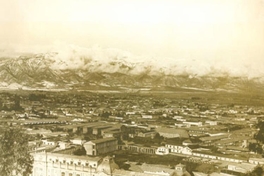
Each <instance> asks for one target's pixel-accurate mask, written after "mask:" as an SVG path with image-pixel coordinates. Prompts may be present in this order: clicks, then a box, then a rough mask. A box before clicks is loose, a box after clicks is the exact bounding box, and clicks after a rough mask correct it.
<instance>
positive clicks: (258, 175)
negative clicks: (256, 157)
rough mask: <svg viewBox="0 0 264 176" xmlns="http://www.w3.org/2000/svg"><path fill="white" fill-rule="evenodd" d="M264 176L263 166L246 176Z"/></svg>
mask: <svg viewBox="0 0 264 176" xmlns="http://www.w3.org/2000/svg"><path fill="white" fill-rule="evenodd" d="M261 175H264V169H263V167H261V166H257V167H255V168H254V170H253V171H251V172H248V173H247V174H246V176H261Z"/></svg>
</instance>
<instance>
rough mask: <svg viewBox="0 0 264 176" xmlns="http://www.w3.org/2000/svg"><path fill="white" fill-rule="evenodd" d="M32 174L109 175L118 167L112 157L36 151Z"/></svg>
mask: <svg viewBox="0 0 264 176" xmlns="http://www.w3.org/2000/svg"><path fill="white" fill-rule="evenodd" d="M33 157H34V163H33V169H32V176H108V175H113V174H112V173H113V171H114V169H116V168H118V166H117V165H116V164H115V162H114V161H113V159H112V158H110V157H105V158H99V157H88V156H74V155H65V154H58V153H47V152H40V153H34V154H33Z"/></svg>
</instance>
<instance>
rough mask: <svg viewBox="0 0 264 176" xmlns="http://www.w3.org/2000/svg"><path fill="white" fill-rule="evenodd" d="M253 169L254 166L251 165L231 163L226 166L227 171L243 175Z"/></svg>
mask: <svg viewBox="0 0 264 176" xmlns="http://www.w3.org/2000/svg"><path fill="white" fill-rule="evenodd" d="M255 167H256V165H254V164H251V163H232V164H228V166H227V170H230V171H234V172H238V173H241V174H245V173H247V172H251V171H252V170H253V169H254V168H255Z"/></svg>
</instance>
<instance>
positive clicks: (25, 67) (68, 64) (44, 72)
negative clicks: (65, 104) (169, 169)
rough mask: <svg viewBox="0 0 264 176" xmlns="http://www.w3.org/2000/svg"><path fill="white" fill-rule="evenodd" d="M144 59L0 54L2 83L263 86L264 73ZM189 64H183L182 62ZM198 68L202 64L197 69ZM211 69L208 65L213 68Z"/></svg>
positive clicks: (108, 54)
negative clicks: (252, 74)
mask: <svg viewBox="0 0 264 176" xmlns="http://www.w3.org/2000/svg"><path fill="white" fill-rule="evenodd" d="M155 62H156V61H155V60H148V59H142V58H140V57H136V58H135V59H134V60H133V55H131V54H129V53H123V52H120V51H119V50H113V49H111V50H107V51H104V52H102V51H101V50H99V49H93V50H91V51H90V55H89V54H87V53H84V54H80V53H79V52H78V53H77V52H76V51H75V50H72V51H71V52H70V54H69V53H68V54H67V55H63V54H60V53H55V52H52V53H45V54H32V55H24V56H20V57H16V58H7V57H5V58H1V59H0V87H2V88H3V87H4V88H52V89H59V88H66V89H73V88H75V89H88V90H89V89H120V90H122V89H133V88H144V87H148V88H150V89H153V90H164V88H167V89H168V88H170V89H172V90H174V88H184V89H186V88H188V89H189V88H195V89H202V90H226V91H253V90H254V91H255V90H262V88H263V85H264V81H263V80H264V79H263V77H261V76H259V77H248V76H243V75H241V76H236V75H234V74H233V73H228V72H227V71H226V70H224V71H222V72H221V71H219V70H216V69H212V68H208V67H206V66H205V67H204V69H203V70H199V72H198V71H197V72H196V71H195V66H197V67H198V68H199V69H201V66H199V65H197V63H195V61H194V63H193V65H191V66H190V67H187V66H185V67H184V66H183V64H180V63H179V62H174V63H173V64H171V63H172V62H168V61H164V62H162V61H159V63H160V64H156V63H155ZM182 67H184V68H182ZM198 68H197V69H198ZM208 69H209V70H208Z"/></svg>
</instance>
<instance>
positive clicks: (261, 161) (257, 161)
mask: <svg viewBox="0 0 264 176" xmlns="http://www.w3.org/2000/svg"><path fill="white" fill-rule="evenodd" d="M248 162H249V163H251V164H255V165H263V164H264V158H249V160H248Z"/></svg>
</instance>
